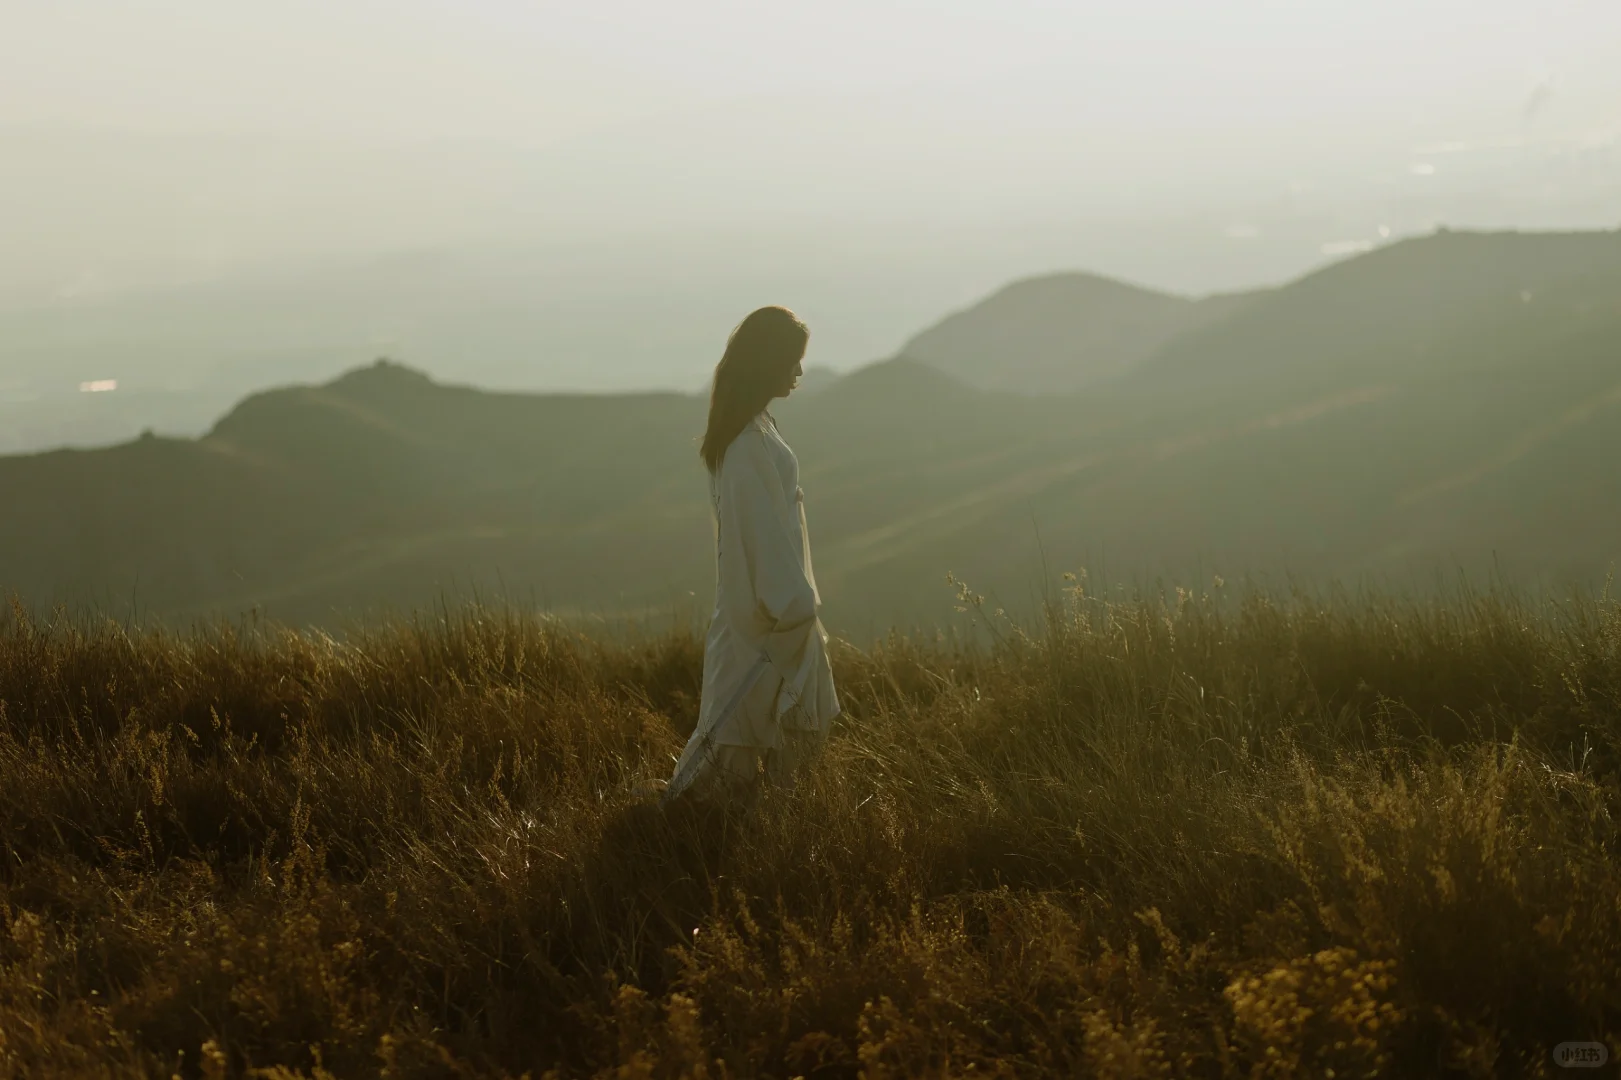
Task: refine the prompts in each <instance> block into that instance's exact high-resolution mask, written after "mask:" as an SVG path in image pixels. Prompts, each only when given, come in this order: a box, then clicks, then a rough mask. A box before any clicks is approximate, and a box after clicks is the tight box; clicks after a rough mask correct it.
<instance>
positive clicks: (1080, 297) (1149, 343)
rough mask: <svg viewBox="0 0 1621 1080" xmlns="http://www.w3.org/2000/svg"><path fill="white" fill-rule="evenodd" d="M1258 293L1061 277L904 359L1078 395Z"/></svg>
mask: <svg viewBox="0 0 1621 1080" xmlns="http://www.w3.org/2000/svg"><path fill="white" fill-rule="evenodd" d="M1258 295H1263V294H1255V293H1239V294H1233V295H1229V296H1212V297H1206V298H1204V299H1201V300H1191V299H1188V298H1186V297H1181V296H1172V295H1170V294H1168V293H1162V292H1156V291H1154V290H1152V289H1144V288H1141V287H1139V286H1136V285H1127V284H1125V283H1123V282H1119V281H1113V280H1111V279H1109V278H1104V277H1098V276H1097V275H1095V274H1080V273H1071V274H1051V275H1047V276H1044V277H1036V278H1028V279H1026V280H1023V281H1016V282H1014V283H1013V284H1011V285H1009V286H1007V287H1006V288H1004V289H1001V290H999V291H997V292H996V293H993V294H992V295H991V296H989V297H986V298H985V299H984V300H981V301H980V302H979V303H977V304H975V305H973V306H972V307H970V308H967V309H966V310H963V311H959V312H955V313H953V314H951V315H948V316H946V317H945V318H944V319H942V320H941V321H940V322H938V323H936V324H935V325H933V326H931V327H929V328H928V329H927V330H924V331H923V332H922V333H920V334H918V335H917V336H915V337H913V338H912V339H911V340H909V341H908V342H907V343H906V344H905V345H903V346H902V347H901V351H900V355H901V356H904V357H908V358H910V359H914V360H920V361H922V362H923V363H926V364H929V365H931V366H933V367H936V368H939V369H940V370H941V371H944V372H946V373H947V374H949V375H952V376H954V377H956V378H958V379H960V380H962V381H963V382H965V383H968V384H969V385H971V386H976V387H980V388H983V389H987V390H1015V391H1019V392H1021V393H1028V394H1040V393H1068V392H1071V391H1074V390H1079V389H1081V388H1082V387H1084V386H1088V385H1090V384H1092V383H1096V382H1098V381H1100V380H1103V379H1109V378H1113V377H1115V376H1117V375H1120V374H1123V373H1124V372H1125V371H1126V370H1127V369H1129V368H1131V367H1132V366H1133V365H1134V364H1137V363H1139V362H1140V361H1143V360H1146V359H1148V358H1149V357H1151V356H1153V355H1154V354H1155V353H1157V352H1159V351H1160V350H1161V349H1162V348H1164V347H1165V346H1166V345H1167V344H1169V343H1170V342H1172V341H1174V340H1176V339H1177V338H1179V337H1181V336H1183V335H1185V334H1191V333H1194V332H1196V331H1198V330H1201V329H1203V328H1205V327H1208V326H1211V325H1214V324H1216V323H1219V322H1221V321H1222V320H1223V319H1226V318H1227V317H1228V316H1229V315H1232V314H1233V313H1234V312H1237V311H1241V310H1243V308H1244V307H1245V306H1246V305H1248V304H1249V303H1250V302H1251V301H1252V300H1254V299H1255V298H1256V297H1257V296H1258Z"/></svg>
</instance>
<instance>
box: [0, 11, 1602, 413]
mask: <svg viewBox="0 0 1621 1080" xmlns="http://www.w3.org/2000/svg"><path fill="white" fill-rule="evenodd" d="M1618 133H1621V2H1618V0H1399V2H1398V0H1223V2H1219V3H1217V2H1209V0H1115V2H1112V3H1108V4H1104V3H1093V2H1073V0H1072V2H1065V3H1060V2H1036V0H981V2H967V0H926V2H925V0H918V2H902V0H860V2H857V0H807V2H801V3H795V4H783V3H768V2H761V0H749V2H746V0H682V2H680V3H670V2H667V0H661V2H654V0H589V2H582V0H569V2H567V3H539V2H533V3H521V2H517V0H457V2H454V3H452V2H448V0H387V2H386V3H384V2H374V0H322V2H314V0H276V2H275V3H268V2H261V3H255V4H251V5H250V4H247V3H244V2H241V0H144V2H141V3H135V2H117V0H100V2H97V0H72V2H60V3H48V2H40V0H0V237H4V239H5V242H4V244H0V309H3V308H5V307H6V306H8V305H9V306H10V307H11V308H13V309H17V308H18V307H19V305H21V306H22V307H27V306H28V305H34V304H38V303H44V302H49V303H58V302H67V301H71V300H74V299H75V298H79V297H84V296H92V295H94V294H95V293H96V292H97V291H98V290H102V291H116V290H119V289H126V288H129V287H132V286H142V285H152V284H155V283H163V282H176V281H184V280H196V279H198V278H208V277H210V276H217V275H220V274H226V273H231V272H236V271H239V270H243V269H244V268H247V269H252V268H254V267H255V266H257V265H260V264H264V265H271V266H279V267H282V268H283V269H285V268H287V267H293V268H294V269H293V270H292V271H291V272H292V273H295V274H297V273H300V271H298V270H297V267H298V266H300V265H302V264H301V262H300V260H309V259H314V258H324V259H330V258H333V257H337V258H343V259H354V258H366V257H370V256H373V255H380V254H383V253H387V252H392V251H413V250H414V251H421V250H430V249H432V250H446V249H450V248H456V247H462V248H468V247H474V246H480V245H482V246H484V247H486V248H487V247H489V246H491V245H495V246H501V245H506V246H508V247H514V248H516V247H522V246H523V245H525V244H530V243H539V242H541V241H543V240H544V241H545V242H548V243H557V242H560V241H559V238H564V239H566V240H567V242H568V243H569V244H572V245H574V246H573V247H572V248H570V249H569V250H570V251H571V252H572V254H569V255H567V256H566V258H564V257H563V256H559V259H560V260H562V261H559V260H558V259H554V260H553V261H552V263H551V264H549V265H550V266H551V269H550V270H548V271H547V272H548V273H550V274H551V275H552V277H551V278H550V279H548V280H556V281H558V282H561V283H562V284H560V285H558V286H557V289H558V290H560V291H554V293H553V294H552V295H551V296H550V297H549V299H548V302H549V303H550V304H551V305H552V307H553V308H555V309H556V310H557V311H559V312H563V313H567V312H569V311H573V310H576V309H580V308H581V304H582V303H584V301H580V302H576V300H575V299H573V297H575V296H576V293H573V292H567V289H576V290H577V293H578V295H579V296H589V298H590V302H591V303H603V304H607V303H611V301H609V300H605V299H602V298H609V297H618V296H623V297H625V301H624V302H625V303H626V304H629V303H632V302H635V303H644V304H645V303H649V302H651V301H652V300H656V299H658V298H659V297H660V296H664V295H668V294H669V288H668V285H667V284H666V283H667V282H668V281H670V280H675V279H679V283H680V285H681V287H682V289H684V290H686V292H685V293H684V294H683V295H690V296H698V295H700V294H701V295H702V296H703V297H705V298H706V300H705V302H706V303H708V302H713V304H714V308H715V310H716V311H717V312H724V311H732V310H734V309H738V308H744V305H746V304H750V303H752V302H754V301H755V300H757V299H765V300H784V301H788V302H793V296H792V295H788V294H790V293H792V294H794V295H804V296H807V297H818V296H820V297H827V298H829V299H827V301H826V304H825V309H824V310H823V311H822V312H821V314H822V325H823V326H824V327H826V330H825V332H824V333H822V335H821V336H820V337H819V339H818V340H819V341H820V342H822V343H824V345H825V346H826V347H828V356H829V358H830V359H831V361H832V362H834V363H837V364H840V365H848V364H850V363H855V362H864V361H866V360H868V359H871V358H874V357H876V356H880V355H883V354H884V352H885V350H887V349H891V348H893V347H895V346H896V345H898V344H899V343H900V341H902V340H904V338H905V336H907V335H908V334H910V333H911V332H913V331H915V330H917V329H919V328H920V325H919V322H920V321H925V322H926V321H928V320H930V319H932V318H933V317H936V316H937V315H938V314H941V313H943V312H944V310H946V309H948V308H949V307H951V306H954V305H956V304H960V303H965V302H967V301H968V300H970V299H972V298H973V297H974V296H977V295H980V294H982V293H983V292H984V291H987V290H989V289H990V288H993V287H995V286H996V285H998V284H1000V283H1001V282H1003V281H1005V280H1006V279H1007V277H1010V276H1015V275H1018V274H1023V273H1035V272H1040V271H1043V270H1048V269H1054V268H1061V267H1062V268H1068V267H1080V268H1087V269H1094V270H1099V271H1102V272H1108V273H1116V274H1122V275H1126V276H1130V277H1133V278H1136V279H1138V280H1142V281H1146V282H1148V283H1151V284H1157V285H1162V286H1166V287H1172V288H1177V289H1182V290H1186V291H1193V292H1198V291H1204V290H1209V289H1218V288H1233V287H1238V286H1241V285H1247V284H1253V283H1257V282H1260V281H1271V280H1277V279H1278V278H1280V277H1283V276H1287V275H1289V274H1293V273H1297V272H1299V271H1301V270H1302V269H1305V268H1306V267H1308V266H1310V265H1312V264H1313V263H1315V262H1317V261H1320V260H1321V259H1323V258H1325V257H1331V256H1333V255H1335V254H1344V253H1347V252H1351V251H1354V250H1356V249H1357V247H1358V246H1359V245H1366V244H1368V243H1373V242H1376V241H1378V240H1380V239H1382V238H1384V237H1385V236H1386V235H1387V234H1389V235H1401V234H1403V233H1409V232H1414V231H1422V230H1424V229H1426V228H1429V227H1431V226H1433V224H1434V223H1436V222H1447V223H1450V224H1461V225H1468V224H1481V225H1491V226H1504V225H1522V226H1527V227H1546V226H1573V227H1583V226H1595V225H1608V226H1613V225H1615V224H1617V223H1618V222H1621V142H1618ZM946 233H950V234H951V235H950V236H946V235H945V234H946ZM655 235H656V236H658V237H659V238H660V239H659V240H658V243H657V245H656V247H657V250H658V252H659V254H658V256H657V258H656V259H653V258H652V257H651V256H647V255H645V254H644V253H646V252H650V251H652V250H653V247H654V246H655V245H650V244H643V243H642V242H641V241H640V240H639V239H638V238H640V237H644V236H655ZM548 238H549V239H548ZM925 241H926V242H925ZM582 245H585V246H583V247H582ZM591 245H596V247H595V248H592V249H591V250H587V248H590V247H591ZM568 260H573V261H572V262H570V261H568ZM751 260H752V261H751ZM785 268H786V269H785ZM587 278H589V280H587ZM751 280H752V281H756V282H757V283H763V284H769V288H765V287H755V288H752V289H751V288H750V287H748V283H749V282H750V281H751ZM740 283H741V284H740ZM765 293H769V294H770V295H769V296H766V295H763V294H765ZM515 295H519V296H521V295H523V294H522V290H521V288H519V289H517V290H516V292H515ZM837 297H844V298H845V299H836V298H837ZM649 298H651V300H650V299H649ZM858 301H859V302H858ZM176 310H178V309H176ZM706 310H707V309H706ZM404 314H405V315H409V314H410V313H409V312H406V313H404ZM532 317H533V318H535V319H538V318H539V316H532ZM77 318H78V316H77V315H76V314H75V313H72V312H68V313H65V314H64V315H63V316H62V326H63V327H68V328H69V329H71V326H70V324H71V323H73V322H74V320H76V319H77ZM558 318H562V315H559V316H558ZM706 318H708V316H707V315H706ZM174 322H175V323H176V332H178V331H179V330H181V329H184V327H180V326H179V324H180V323H182V322H185V320H184V319H182V318H180V317H179V316H176V317H175V320H174ZM29 325H30V326H35V325H36V324H35V323H30V324H29ZM56 325H57V324H55V323H51V324H50V325H46V324H43V323H41V324H38V326H39V327H43V328H36V329H35V330H31V331H30V333H31V334H32V335H33V336H32V337H30V338H29V339H28V340H29V341H44V340H47V339H49V338H51V337H52V335H57V334H58V329H56V328H55V327H56ZM98 325H99V324H98ZM109 325H110V324H109ZM120 325H122V324H120ZM167 325H168V324H165V327H160V329H164V332H165V333H167V332H168V330H167ZM550 326H551V324H549V323H547V324H545V325H541V324H540V323H539V322H537V323H535V329H534V330H533V333H534V335H536V336H535V337H534V338H533V342H534V344H533V345H532V346H531V345H530V344H525V345H524V346H523V349H522V350H518V352H519V354H521V355H529V352H524V351H523V350H530V351H532V353H533V354H534V355H535V356H536V357H538V359H536V360H535V361H534V364H533V370H534V371H536V372H537V373H540V374H537V375H536V379H537V380H539V381H544V379H543V378H542V375H543V374H544V372H546V371H552V372H553V373H554V374H556V373H558V372H564V373H565V374H556V377H557V378H558V379H560V380H562V381H563V382H564V383H566V384H568V385H579V386H587V385H590V386H597V385H604V386H606V385H631V384H635V385H646V384H648V383H649V382H650V381H655V382H664V383H667V384H670V385H687V384H689V383H693V382H695V381H696V379H697V378H698V377H699V375H700V374H701V371H702V370H703V367H704V365H705V364H707V363H710V362H712V361H711V360H710V358H709V353H710V351H711V349H710V344H709V338H708V337H703V336H701V335H700V336H695V337H694V341H695V342H700V343H699V344H693V345H691V346H690V347H688V346H682V348H681V349H675V348H674V347H673V346H672V347H670V348H666V344H665V343H664V342H663V340H662V339H660V340H653V339H651V338H650V339H649V340H648V341H646V342H643V343H642V350H643V351H642V353H640V354H638V355H639V356H640V357H641V358H640V359H636V360H634V361H632V360H631V359H630V352H629V351H627V350H626V349H625V348H623V347H622V345H621V344H617V343H614V342H610V341H608V340H607V339H604V340H603V341H601V342H599V343H598V344H597V345H595V346H590V347H588V346H587V344H583V343H580V342H583V340H584V339H583V338H581V339H579V341H577V342H576V343H575V344H574V345H570V346H569V349H572V350H573V351H572V352H568V351H567V350H564V349H563V348H562V346H557V347H556V348H553V345H552V344H549V343H551V342H554V341H561V340H563V338H562V337H556V338H554V337H549V336H547V335H551V334H552V333H553V330H552V329H551V328H550ZM61 332H62V333H66V332H67V330H62V331H61ZM120 332H122V331H119V330H118V328H117V327H112V328H111V329H107V330H106V331H105V336H104V338H98V339H97V340H98V341H99V340H105V342H106V344H105V345H104V346H97V348H98V349H99V350H101V351H100V352H97V353H96V355H97V356H100V355H103V353H105V354H106V355H109V356H114V357H117V356H118V348H119V345H118V341H119V339H118V337H117V333H120ZM96 333H97V334H103V333H104V332H103V331H102V330H101V329H98V330H97V331H96ZM153 333H154V334H155V333H156V331H154V332H153ZM558 333H562V332H561V331H558ZM568 333H569V334H574V333H575V331H574V330H572V329H570V330H569V331H568ZM581 333H584V331H581ZM695 333H696V332H695ZM392 334H394V331H393V330H392V329H391V330H389V331H388V334H384V335H381V336H383V337H388V336H389V335H392ZM841 335H842V336H841ZM566 336H567V335H564V337H566ZM17 340H19V341H20V340H22V339H21V338H18V339H17ZM166 340H167V339H161V340H160V338H159V337H155V336H153V337H149V339H146V344H145V345H144V346H143V348H144V349H146V350H147V351H148V352H149V353H150V354H151V355H163V354H164V352H165V350H167V349H169V345H168V344H166ZM530 340H531V339H530V338H524V341H525V342H526V343H527V342H530ZM569 340H571V341H574V340H575V339H573V338H570V339H569ZM248 344H252V343H245V344H244V347H246V346H247V345H248ZM209 347H210V348H212V346H209ZM41 348H43V347H42V346H41V347H36V346H34V345H28V346H27V347H26V348H25V347H24V346H22V345H16V344H15V343H13V342H8V341H4V340H0V381H3V379H4V377H10V378H12V379H13V380H14V381H15V380H17V379H20V378H23V376H21V375H17V374H15V372H22V371H33V370H35V369H36V368H39V367H40V365H47V366H49V364H52V363H55V361H49V360H48V359H41V357H46V356H47V353H46V352H42V351H40V350H41ZM515 348H516V347H515ZM683 350H685V351H683ZM443 351H444V352H445V353H446V354H447V355H449V354H456V349H455V346H454V343H451V342H448V341H447V342H446V343H445V345H444V346H443ZM475 352H476V350H475V349H474V347H473V346H471V345H469V346H468V348H467V350H465V355H461V354H457V355H458V357H459V358H458V360H457V362H458V363H462V362H465V363H467V364H469V365H472V367H470V368H469V370H476V365H477V362H478V359H479V358H478V357H477V356H476V355H474V354H475ZM128 355H134V353H133V352H130V353H129V354H128ZM143 355H144V354H143ZM666 355H668V356H669V357H670V358H669V359H666V358H665V357H666ZM568 356H573V357H574V359H573V360H568V359H567V357H568ZM605 358H606V359H605ZM503 362H504V361H503ZM109 363H111V361H109ZM447 363H448V361H447ZM570 364H572V365H573V366H572V367H570V366H568V365H570ZM29 365H33V366H32V367H30V366H29ZM547 365H552V366H551V367H548V366H547ZM613 365H620V366H618V367H615V366H613ZM98 370H99V369H98ZM503 370H504V369H503ZM525 370H529V369H528V368H526V369H525ZM662 371H667V372H668V373H669V374H668V375H667V376H658V375H656V374H655V373H656V372H662ZM8 372H11V373H12V374H10V375H9V376H8ZM255 377H257V376H255ZM27 378H29V379H35V376H34V375H28V376H27ZM503 378H505V376H503Z"/></svg>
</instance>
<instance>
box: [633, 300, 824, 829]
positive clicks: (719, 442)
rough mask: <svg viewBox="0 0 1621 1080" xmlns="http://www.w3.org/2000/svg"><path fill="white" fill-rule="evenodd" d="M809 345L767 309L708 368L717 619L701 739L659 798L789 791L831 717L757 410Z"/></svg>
mask: <svg viewBox="0 0 1621 1080" xmlns="http://www.w3.org/2000/svg"><path fill="white" fill-rule="evenodd" d="M809 340H810V332H809V331H808V330H807V329H806V328H805V324H804V323H802V322H800V321H799V319H798V318H797V317H796V316H795V315H794V313H793V312H791V311H789V310H788V309H787V308H782V307H763V308H761V309H759V310H758V311H756V312H754V313H753V314H751V315H750V316H749V317H748V318H746V319H744V320H743V321H742V322H741V323H739V324H738V326H737V329H735V330H733V331H732V336H731V338H730V339H728V340H727V342H726V352H725V354H724V355H723V356H722V357H721V360H720V364H719V365H718V366H717V367H716V368H715V383H714V388H713V389H712V390H711V392H710V397H709V426H708V428H707V430H706V431H705V432H704V439H703V446H702V449H701V450H700V454H701V456H702V457H703V460H704V464H705V465H706V466H708V468H709V498H710V504H711V506H712V508H713V510H714V513H715V563H716V573H715V614H714V619H713V621H712V622H711V623H710V626H709V636H708V638H707V639H706V640H705V642H704V687H703V698H702V701H701V704H700V706H699V711H698V727H697V729H696V730H694V731H693V733H692V738H691V739H689V740H688V741H687V746H686V749H685V750H684V751H682V754H681V759H680V760H679V761H678V762H677V763H676V766H675V774H674V775H673V776H672V777H671V778H670V782H669V784H668V786H667V787H666V788H665V792H664V797H665V798H666V799H673V798H676V797H677V796H679V795H681V794H682V793H684V792H687V791H692V792H693V793H694V794H698V793H700V792H702V793H707V794H711V795H713V794H724V793H726V792H727V791H728V789H734V790H735V789H737V788H740V787H745V786H749V785H752V784H753V783H754V782H755V781H756V780H757V779H758V776H759V772H760V765H761V762H762V760H763V761H764V764H765V772H766V776H767V778H768V779H769V780H770V781H771V782H772V783H773V784H775V785H778V786H788V785H789V784H791V783H792V781H793V776H794V773H795V771H796V770H797V767H798V765H799V764H800V763H801V761H802V760H803V759H804V758H805V757H806V755H807V754H808V753H809V752H810V751H811V750H812V749H814V748H815V747H816V746H818V745H819V744H820V742H821V739H822V737H823V736H825V735H826V733H827V729H828V725H829V724H830V723H831V722H832V720H833V718H834V717H835V716H837V715H838V713H839V701H838V697H837V695H836V694H835V693H834V690H833V672H832V669H831V668H829V667H828V662H827V632H826V631H825V630H823V629H822V624H821V620H820V619H818V618H817V611H818V609H819V608H820V607H821V597H820V596H818V595H817V592H816V576H815V574H814V573H812V571H811V557H810V539H809V537H808V535H807V534H806V531H805V503H804V492H803V491H801V490H800V487H799V462H798V460H797V459H796V458H795V457H794V452H793V451H792V450H790V449H788V444H787V443H785V442H783V440H782V436H781V435H780V434H778V432H777V425H776V422H775V421H774V420H772V418H771V414H770V412H768V411H767V410H766V406H768V405H769V404H770V403H771V401H772V399H773V398H779V397H787V396H788V394H789V393H790V392H792V390H793V389H794V386H795V385H796V383H797V380H798V378H799V376H800V375H802V374H803V373H804V372H803V369H802V368H801V366H800V363H801V361H802V360H803V359H804V356H805V346H806V344H807V343H808V342H809Z"/></svg>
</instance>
